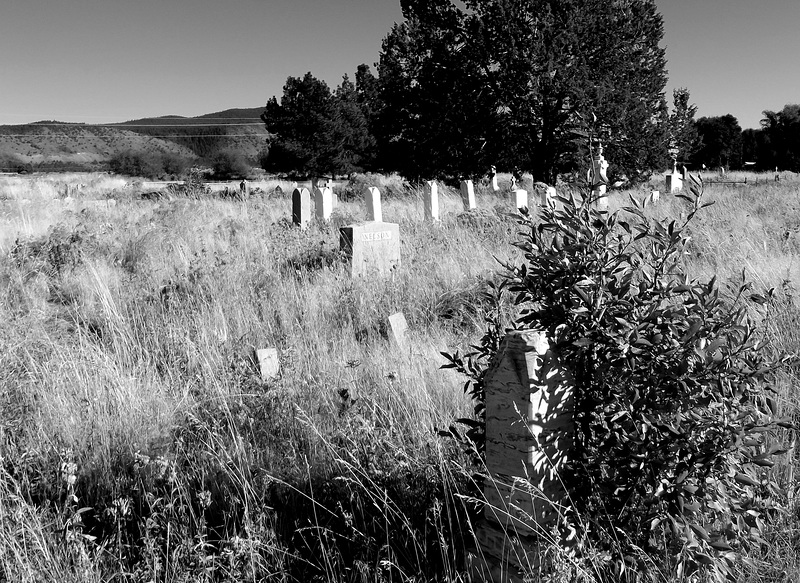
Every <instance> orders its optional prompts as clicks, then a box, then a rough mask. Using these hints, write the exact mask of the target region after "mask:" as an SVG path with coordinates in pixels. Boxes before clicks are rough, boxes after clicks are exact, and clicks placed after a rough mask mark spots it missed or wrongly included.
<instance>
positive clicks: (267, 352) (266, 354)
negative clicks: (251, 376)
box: [256, 348, 281, 381]
mask: <svg viewBox="0 0 800 583" xmlns="http://www.w3.org/2000/svg"><path fill="white" fill-rule="evenodd" d="M256 358H257V359H258V368H259V371H260V372H261V379H262V380H265V381H269V380H272V379H274V378H275V377H277V376H278V373H280V371H281V363H280V359H279V358H278V349H277V348H262V349H260V350H256Z"/></svg>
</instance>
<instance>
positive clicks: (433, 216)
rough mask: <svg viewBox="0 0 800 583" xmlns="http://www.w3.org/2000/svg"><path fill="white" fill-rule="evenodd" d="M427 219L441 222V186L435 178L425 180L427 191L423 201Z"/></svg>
mask: <svg viewBox="0 0 800 583" xmlns="http://www.w3.org/2000/svg"><path fill="white" fill-rule="evenodd" d="M422 204H423V207H424V212H425V220H426V221H433V222H439V186H438V185H437V184H436V181H434V180H428V181H426V182H425V193H424V195H423V201H422Z"/></svg>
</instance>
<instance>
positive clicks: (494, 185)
mask: <svg viewBox="0 0 800 583" xmlns="http://www.w3.org/2000/svg"><path fill="white" fill-rule="evenodd" d="M489 177H490V178H491V179H492V191H494V192H497V191H498V190H500V186H499V185H498V184H497V168H496V167H494V166H492V169H491V171H490V172H489Z"/></svg>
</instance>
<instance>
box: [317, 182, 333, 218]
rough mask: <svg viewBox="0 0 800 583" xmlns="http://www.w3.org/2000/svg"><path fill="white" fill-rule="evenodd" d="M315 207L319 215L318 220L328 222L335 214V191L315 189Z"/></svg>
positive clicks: (324, 188)
mask: <svg viewBox="0 0 800 583" xmlns="http://www.w3.org/2000/svg"><path fill="white" fill-rule="evenodd" d="M314 207H315V209H316V213H317V219H319V220H320V221H328V220H330V218H331V214H332V213H333V191H332V190H331V189H330V188H327V187H323V188H315V189H314Z"/></svg>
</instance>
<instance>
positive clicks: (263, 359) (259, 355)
mask: <svg viewBox="0 0 800 583" xmlns="http://www.w3.org/2000/svg"><path fill="white" fill-rule="evenodd" d="M304 190H305V189H304ZM256 359H257V360H258V369H259V372H260V373H261V380H264V381H269V380H272V379H274V378H275V377H277V376H278V373H280V371H281V363H280V359H279V357H278V349H277V348H262V349H260V350H256Z"/></svg>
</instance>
